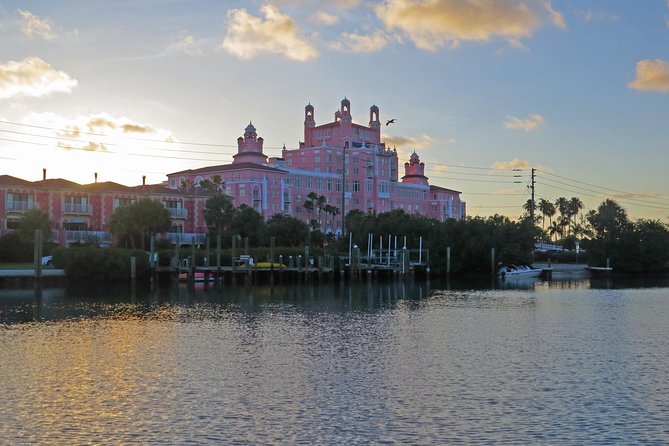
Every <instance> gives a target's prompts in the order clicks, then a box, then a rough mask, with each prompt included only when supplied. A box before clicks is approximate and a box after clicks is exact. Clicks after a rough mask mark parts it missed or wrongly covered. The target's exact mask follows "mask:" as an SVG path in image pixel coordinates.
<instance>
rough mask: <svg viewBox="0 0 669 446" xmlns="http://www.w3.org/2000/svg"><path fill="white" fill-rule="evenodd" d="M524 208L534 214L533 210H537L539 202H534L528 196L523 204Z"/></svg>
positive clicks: (528, 212) (529, 213)
mask: <svg viewBox="0 0 669 446" xmlns="http://www.w3.org/2000/svg"><path fill="white" fill-rule="evenodd" d="M523 210H524V211H525V212H527V214H528V215H532V211H536V210H537V204H536V203H535V202H533V201H532V199H531V198H528V199H527V201H526V202H525V204H523Z"/></svg>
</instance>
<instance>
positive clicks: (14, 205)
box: [7, 201, 37, 212]
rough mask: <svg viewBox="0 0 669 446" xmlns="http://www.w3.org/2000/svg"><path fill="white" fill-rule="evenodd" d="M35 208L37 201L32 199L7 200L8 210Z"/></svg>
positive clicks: (20, 210) (21, 210)
mask: <svg viewBox="0 0 669 446" xmlns="http://www.w3.org/2000/svg"><path fill="white" fill-rule="evenodd" d="M35 208H37V203H35V202H34V201H9V202H7V210H8V211H16V212H24V211H27V210H30V209H35Z"/></svg>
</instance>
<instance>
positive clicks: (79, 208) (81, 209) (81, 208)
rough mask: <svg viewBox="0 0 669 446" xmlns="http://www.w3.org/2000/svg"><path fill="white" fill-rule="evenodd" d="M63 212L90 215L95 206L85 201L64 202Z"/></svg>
mask: <svg viewBox="0 0 669 446" xmlns="http://www.w3.org/2000/svg"><path fill="white" fill-rule="evenodd" d="M63 213H65V214H83V215H90V214H92V213H93V206H91V205H90V204H83V203H63Z"/></svg>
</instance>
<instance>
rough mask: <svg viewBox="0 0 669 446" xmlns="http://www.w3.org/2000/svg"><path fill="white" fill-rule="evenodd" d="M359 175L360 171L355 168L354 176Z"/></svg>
mask: <svg viewBox="0 0 669 446" xmlns="http://www.w3.org/2000/svg"><path fill="white" fill-rule="evenodd" d="M359 174H360V170H359V169H358V168H357V167H354V168H353V175H359Z"/></svg>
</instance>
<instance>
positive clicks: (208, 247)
mask: <svg viewBox="0 0 669 446" xmlns="http://www.w3.org/2000/svg"><path fill="white" fill-rule="evenodd" d="M210 253H211V239H210V238H209V236H208V235H207V251H206V254H205V257H204V266H206V267H209V255H210Z"/></svg>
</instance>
